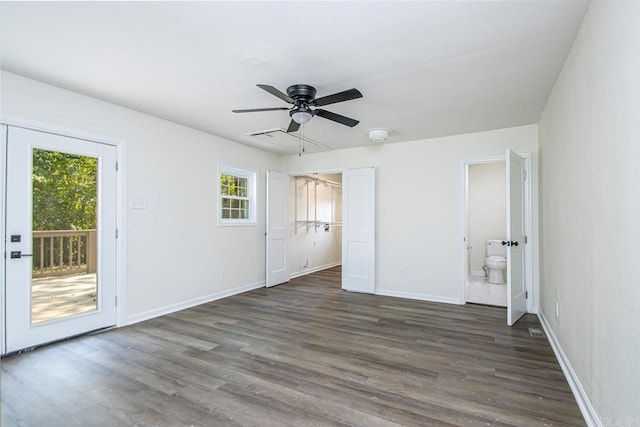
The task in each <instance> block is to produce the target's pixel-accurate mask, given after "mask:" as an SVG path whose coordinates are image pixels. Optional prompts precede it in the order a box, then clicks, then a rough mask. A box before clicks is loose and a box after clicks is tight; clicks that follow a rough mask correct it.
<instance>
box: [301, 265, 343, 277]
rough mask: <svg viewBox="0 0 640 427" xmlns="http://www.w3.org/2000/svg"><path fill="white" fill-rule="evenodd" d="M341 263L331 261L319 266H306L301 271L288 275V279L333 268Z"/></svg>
mask: <svg viewBox="0 0 640 427" xmlns="http://www.w3.org/2000/svg"><path fill="white" fill-rule="evenodd" d="M339 265H342V263H341V262H332V263H329V264H325V265H321V266H320V267H313V268H306V269H304V270H302V271H296V272H295V273H291V274H290V275H289V279H295V278H296V277H300V276H305V275H307V274H311V273H316V272H318V271H322V270H326V269H327V268H333V267H337V266H339Z"/></svg>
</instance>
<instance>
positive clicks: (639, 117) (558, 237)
mask: <svg viewBox="0 0 640 427" xmlns="http://www.w3.org/2000/svg"><path fill="white" fill-rule="evenodd" d="M638 23H640V2H638V1H637V0H627V1H618V0H615V1H606V2H604V1H595V2H592V3H591V6H590V8H589V11H588V13H587V15H586V17H585V19H584V22H583V24H582V27H581V29H580V32H579V33H578V36H577V38H576V40H575V43H574V45H573V47H572V49H571V52H570V54H569V56H568V58H567V60H566V62H565V64H564V67H563V69H562V72H561V74H560V76H559V78H558V80H557V82H556V84H555V87H554V89H553V91H552V93H551V96H550V98H549V101H548V103H547V105H546V107H545V109H544V112H543V114H542V117H541V119H540V123H539V132H540V151H541V161H540V174H541V179H542V180H541V201H540V208H541V226H542V242H541V243H542V246H541V251H540V252H541V257H542V258H541V267H542V269H541V279H540V282H541V309H542V312H543V314H544V317H545V318H546V319H547V321H548V323H549V325H550V327H551V329H552V331H553V334H554V335H555V337H556V339H557V340H558V343H559V344H560V346H561V348H562V349H563V350H564V353H565V354H566V357H567V359H568V361H569V363H570V365H571V366H572V368H573V370H574V371H575V374H576V377H577V379H578V381H579V382H580V383H581V385H582V387H583V388H584V391H585V392H586V395H587V396H588V400H589V401H590V402H591V404H592V405H593V408H595V411H596V412H597V414H599V415H600V417H602V421H603V424H605V425H621V426H622V425H624V426H627V425H628V426H631V425H638V423H640V409H639V408H640V386H639V384H640V365H639V364H638V355H640V327H639V325H640V309H639V307H638V306H639V304H640V286H638V280H639V278H640V262H639V261H638V256H639V254H640V168H639V165H638V162H639V161H640V26H639V25H638ZM556 301H558V303H559V316H558V317H556V316H555V303H556ZM586 404H587V405H588V402H586ZM627 417H629V418H627Z"/></svg>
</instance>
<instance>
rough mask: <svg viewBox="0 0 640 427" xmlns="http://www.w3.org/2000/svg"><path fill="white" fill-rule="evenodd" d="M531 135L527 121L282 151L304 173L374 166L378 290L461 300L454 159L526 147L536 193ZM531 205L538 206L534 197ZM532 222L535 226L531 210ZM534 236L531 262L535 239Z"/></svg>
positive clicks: (288, 167)
mask: <svg viewBox="0 0 640 427" xmlns="http://www.w3.org/2000/svg"><path fill="white" fill-rule="evenodd" d="M358 135H359V134H358ZM537 139H538V134H537V126H536V125H529V126H521V127H515V128H509V129H500V130H494V131H488V132H479V133H472V134H466V135H457V136H451V137H444V138H434V139H427V140H421V141H414V142H406V143H396V144H384V145H375V146H370V147H360V148H353V149H348V150H336V151H329V152H324V153H316V154H308V155H303V156H302V157H298V156H286V157H283V160H282V167H283V170H284V171H307V170H336V169H348V168H357V167H370V166H374V167H375V168H376V292H379V293H385V294H394V295H398V296H407V297H413V298H424V299H430V300H435V301H444V302H452V303H461V302H462V289H463V286H464V279H465V277H464V272H463V271H462V269H463V267H462V266H463V260H462V259H461V253H460V248H461V242H462V238H463V235H462V227H461V214H460V161H461V160H462V159H471V158H476V157H485V156H497V155H504V152H505V148H507V147H509V148H511V149H513V150H514V151H518V152H521V153H524V152H531V153H532V157H533V158H532V162H533V172H534V173H533V175H534V176H532V178H533V179H532V183H533V194H534V195H536V194H537V186H536V183H537V181H536V180H537V174H536V173H535V172H536V169H537V145H538V142H537ZM533 207H534V210H535V211H537V198H536V197H535V196H534V200H533ZM533 220H534V232H535V230H537V212H534V218H533ZM533 240H534V241H533V243H534V263H537V257H536V256H535V254H536V253H537V246H536V242H535V241H536V240H537V239H533ZM401 269H404V271H405V276H404V277H401V275H400V270H401ZM535 280H537V275H536V276H534V281H535ZM534 304H535V303H534Z"/></svg>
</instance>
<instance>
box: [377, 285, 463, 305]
mask: <svg viewBox="0 0 640 427" xmlns="http://www.w3.org/2000/svg"><path fill="white" fill-rule="evenodd" d="M375 293H376V295H383V296H386V297H396V298H407V299H415V300H419V301H429V302H442V303H445V304H456V305H462V304H464V302H463V301H460V299H459V298H452V297H442V296H434V295H426V294H416V293H413V292H402V291H393V290H389V289H376V292H375Z"/></svg>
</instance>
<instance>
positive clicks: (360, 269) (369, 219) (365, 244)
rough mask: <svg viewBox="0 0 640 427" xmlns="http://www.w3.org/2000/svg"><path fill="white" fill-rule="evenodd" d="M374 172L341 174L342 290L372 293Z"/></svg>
mask: <svg viewBox="0 0 640 427" xmlns="http://www.w3.org/2000/svg"><path fill="white" fill-rule="evenodd" d="M374 273H375V169H374V168H366V169H352V170H347V171H344V172H343V173H342V289H344V290H347V291H354V292H365V293H371V294H372V293H374V292H375V277H374Z"/></svg>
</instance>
